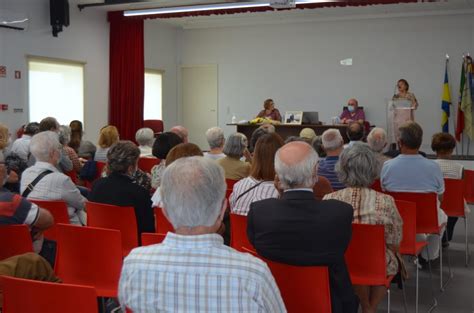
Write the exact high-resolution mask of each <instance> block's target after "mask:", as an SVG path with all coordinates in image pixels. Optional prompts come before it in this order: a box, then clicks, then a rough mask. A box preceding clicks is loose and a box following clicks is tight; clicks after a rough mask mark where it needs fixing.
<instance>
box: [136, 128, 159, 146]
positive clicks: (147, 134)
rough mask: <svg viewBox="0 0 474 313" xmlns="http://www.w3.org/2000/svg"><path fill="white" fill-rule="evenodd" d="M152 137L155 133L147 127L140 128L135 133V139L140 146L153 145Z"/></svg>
mask: <svg viewBox="0 0 474 313" xmlns="http://www.w3.org/2000/svg"><path fill="white" fill-rule="evenodd" d="M154 138H155V133H153V129H151V128H148V127H144V128H140V129H139V130H137V132H136V133H135V140H136V141H137V142H138V144H139V145H140V146H150V147H151V146H153V141H154Z"/></svg>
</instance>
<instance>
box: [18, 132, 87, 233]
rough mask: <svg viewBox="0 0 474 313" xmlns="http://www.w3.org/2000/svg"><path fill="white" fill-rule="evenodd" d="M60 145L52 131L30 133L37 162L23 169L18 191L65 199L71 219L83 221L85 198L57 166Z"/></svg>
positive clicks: (35, 196)
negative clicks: (33, 134) (32, 134)
mask: <svg viewBox="0 0 474 313" xmlns="http://www.w3.org/2000/svg"><path fill="white" fill-rule="evenodd" d="M60 149H61V144H60V143H59V140H58V134H56V133H55V132H52V131H44V132H41V133H39V134H36V135H35V136H33V138H32V139H31V143H30V151H31V154H32V155H33V156H34V157H35V159H36V162H35V164H34V165H33V166H32V167H29V168H27V169H26V170H25V171H24V172H23V175H22V176H21V185H20V191H21V193H22V196H23V197H26V198H28V199H39V200H62V201H65V202H66V204H67V207H68V213H69V219H70V221H71V223H72V224H78V225H85V224H86V212H85V211H84V204H85V201H86V199H85V198H84V197H83V196H82V195H81V194H80V192H79V189H77V187H76V186H75V185H74V183H73V182H72V180H71V178H69V177H68V176H66V175H64V174H63V173H61V172H60V171H59V170H58V169H57V167H56V166H57V164H58V162H59V160H60V157H61V150H60Z"/></svg>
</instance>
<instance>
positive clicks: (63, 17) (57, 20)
mask: <svg viewBox="0 0 474 313" xmlns="http://www.w3.org/2000/svg"><path fill="white" fill-rule="evenodd" d="M49 16H50V21H51V27H52V31H53V36H54V37H58V33H60V32H62V31H63V26H65V27H67V26H69V2H68V0H49Z"/></svg>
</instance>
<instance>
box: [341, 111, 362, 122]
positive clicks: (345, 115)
mask: <svg viewBox="0 0 474 313" xmlns="http://www.w3.org/2000/svg"><path fill="white" fill-rule="evenodd" d="M339 118H340V119H341V120H343V119H348V120H352V121H358V120H363V121H365V113H364V110H363V109H360V108H357V110H355V112H352V113H351V112H349V110H348V109H344V111H342V113H341V116H340V117H339Z"/></svg>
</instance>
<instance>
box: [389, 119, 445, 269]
mask: <svg viewBox="0 0 474 313" xmlns="http://www.w3.org/2000/svg"><path fill="white" fill-rule="evenodd" d="M399 131H400V139H399V140H398V145H399V147H400V152H401V154H400V155H399V156H397V157H396V158H394V159H392V160H388V161H387V162H385V163H384V165H383V167H382V173H381V174H380V182H381V185H382V189H383V190H387V191H395V192H396V191H398V192H421V193H429V192H434V193H436V194H438V198H439V199H440V200H441V199H442V196H443V193H444V179H443V173H442V172H441V169H440V167H439V165H438V164H436V162H434V161H432V160H428V159H426V158H424V157H423V156H421V155H420V154H419V153H418V150H419V148H420V146H421V142H422V140H423V130H422V129H421V127H420V125H418V124H417V123H415V122H411V121H410V122H407V123H405V124H403V125H402V126H400V128H399ZM446 221H447V216H446V214H445V213H444V211H443V210H441V208H439V205H438V223H439V224H440V225H442V224H444V223H446ZM420 237H422V238H424V236H420ZM420 239H421V238H420ZM427 239H428V246H427V247H425V248H424V249H423V251H422V252H421V257H419V261H420V263H421V265H425V264H426V260H428V250H427V249H429V255H430V257H431V258H433V259H436V258H438V256H439V240H438V236H436V235H428V236H427Z"/></svg>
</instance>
